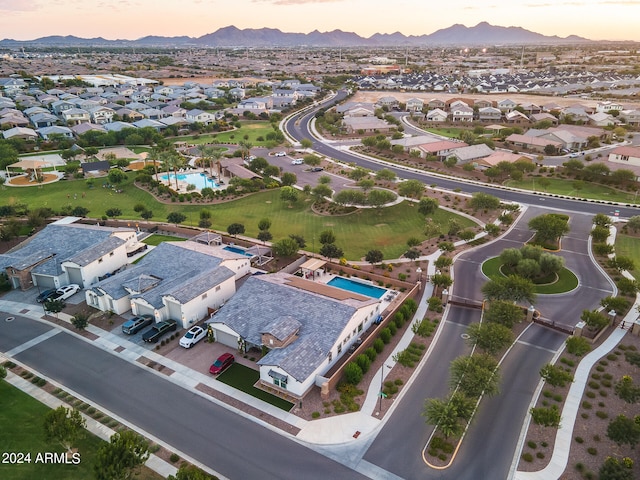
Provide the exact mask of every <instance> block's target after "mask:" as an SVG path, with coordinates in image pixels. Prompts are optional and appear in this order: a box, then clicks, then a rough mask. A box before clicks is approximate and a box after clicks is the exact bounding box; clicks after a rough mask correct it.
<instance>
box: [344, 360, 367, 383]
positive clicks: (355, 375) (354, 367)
mask: <svg viewBox="0 0 640 480" xmlns="http://www.w3.org/2000/svg"><path fill="white" fill-rule="evenodd" d="M362 376H363V373H362V369H361V368H360V366H359V365H358V364H357V363H355V362H349V363H348V364H347V366H346V367H345V368H344V378H345V381H346V382H347V383H350V384H352V385H357V384H358V383H360V380H362Z"/></svg>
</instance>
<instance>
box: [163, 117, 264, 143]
mask: <svg viewBox="0 0 640 480" xmlns="http://www.w3.org/2000/svg"><path fill="white" fill-rule="evenodd" d="M273 131H274V130H273V128H272V127H271V123H269V122H268V121H261V122H259V121H245V122H240V128H239V129H236V130H231V131H228V132H219V133H208V134H205V135H190V136H186V137H176V138H175V141H176V142H189V143H192V144H196V145H200V144H203V143H238V142H239V141H240V140H244V139H245V138H244V136H245V135H248V137H249V138H248V139H247V141H249V142H251V143H252V144H253V145H254V146H259V145H261V146H263V145H265V144H266V135H267V133H269V132H273ZM258 137H263V138H264V140H262V141H258Z"/></svg>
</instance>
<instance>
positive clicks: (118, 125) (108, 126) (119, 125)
mask: <svg viewBox="0 0 640 480" xmlns="http://www.w3.org/2000/svg"><path fill="white" fill-rule="evenodd" d="M102 126H103V127H104V129H105V130H106V131H107V132H120V131H122V130H124V129H125V128H136V127H135V126H134V125H133V124H132V123H128V122H109V123H103V124H102Z"/></svg>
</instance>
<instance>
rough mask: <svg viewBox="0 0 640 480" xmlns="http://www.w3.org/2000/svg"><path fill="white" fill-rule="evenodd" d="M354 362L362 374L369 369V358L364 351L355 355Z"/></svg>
mask: <svg viewBox="0 0 640 480" xmlns="http://www.w3.org/2000/svg"><path fill="white" fill-rule="evenodd" d="M356 363H357V364H358V366H359V367H360V370H362V374H363V375H364V374H365V373H367V372H368V371H369V367H370V366H371V360H370V359H369V357H368V356H367V355H365V354H364V353H361V354H360V355H358V356H357V357H356Z"/></svg>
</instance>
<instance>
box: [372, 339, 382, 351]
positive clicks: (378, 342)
mask: <svg viewBox="0 0 640 480" xmlns="http://www.w3.org/2000/svg"><path fill="white" fill-rule="evenodd" d="M373 349H374V350H375V351H376V353H382V351H383V350H384V342H383V341H382V339H381V338H376V339H375V340H374V341H373Z"/></svg>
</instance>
